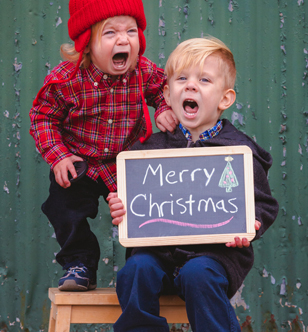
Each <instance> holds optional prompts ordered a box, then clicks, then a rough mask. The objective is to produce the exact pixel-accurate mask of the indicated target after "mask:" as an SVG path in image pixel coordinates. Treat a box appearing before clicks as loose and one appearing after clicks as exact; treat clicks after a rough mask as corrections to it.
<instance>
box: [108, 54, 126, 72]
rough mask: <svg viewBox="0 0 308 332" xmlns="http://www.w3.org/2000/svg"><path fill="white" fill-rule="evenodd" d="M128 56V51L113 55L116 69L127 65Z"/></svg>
mask: <svg viewBox="0 0 308 332" xmlns="http://www.w3.org/2000/svg"><path fill="white" fill-rule="evenodd" d="M127 58H128V53H117V54H115V55H114V56H113V57H112V61H113V64H114V67H115V68H116V69H122V68H124V67H125V65H126V60H127Z"/></svg>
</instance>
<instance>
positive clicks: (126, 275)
mask: <svg viewBox="0 0 308 332" xmlns="http://www.w3.org/2000/svg"><path fill="white" fill-rule="evenodd" d="M165 71H166V74H167V85H166V86H165V90H164V95H165V99H166V102H167V104H168V105H169V106H171V107H172V109H173V111H174V112H175V114H176V116H177V117H178V119H179V121H180V125H179V126H178V127H177V129H176V131H175V133H174V135H172V134H169V133H168V132H166V133H163V132H161V133H157V134H154V135H153V136H152V137H151V138H150V139H149V140H148V141H147V142H146V143H145V144H144V145H141V144H139V143H136V144H135V145H134V146H133V150H144V149H168V148H185V147H187V148H194V147H204V148H205V149H206V148H207V147H211V146H232V145H247V146H249V147H250V148H251V149H252V151H253V156H254V158H253V160H254V163H253V165H254V178H255V184H254V188H255V211H256V222H255V227H256V230H257V233H256V237H255V239H254V240H256V239H258V238H259V237H260V236H261V235H262V234H263V233H264V232H265V231H266V230H267V229H268V227H269V226H270V225H271V224H272V223H273V222H274V220H275V218H276V216H277V213H278V203H277V201H276V200H275V199H274V198H273V197H272V196H271V191H270V188H269V185H268V181H267V171H268V169H269V167H270V166H271V162H272V159H271V156H270V154H269V153H267V152H266V151H265V150H263V149H262V148H261V147H260V146H258V145H257V144H256V143H255V142H254V141H253V140H252V139H250V138H249V137H248V136H246V135H245V134H243V133H242V132H240V131H238V130H237V129H236V128H235V127H234V126H233V125H232V124H231V123H230V122H229V121H228V120H226V119H222V120H221V119H220V117H221V115H222V113H223V112H224V111H225V110H226V109H228V108H229V107H230V106H231V105H232V104H233V103H234V101H235V92H234V90H233V87H234V82H235V77H236V69H235V63H234V59H233V55H232V53H231V51H230V50H229V49H228V47H227V46H226V45H225V44H223V43H222V42H221V41H220V40H218V39H216V38H213V37H208V38H204V39H203V38H196V39H191V40H187V41H185V42H183V43H181V44H180V45H179V46H178V47H177V48H176V49H175V51H174V52H173V53H172V54H171V55H170V57H169V59H168V62H167V64H166V68H165ZM107 200H108V201H109V206H110V211H111V216H112V218H113V223H114V224H115V225H117V224H119V223H120V222H121V221H122V216H123V214H124V213H125V210H124V207H123V205H122V202H121V200H120V199H119V198H118V197H117V194H116V193H111V194H109V197H108V198H107ZM253 260H254V254H253V248H252V246H251V245H250V243H249V241H248V240H247V239H245V238H244V239H240V238H238V237H236V238H235V239H234V241H233V242H231V243H227V244H226V245H225V244H205V245H185V246H184V245H183V246H169V247H167V246H165V247H151V248H133V249H128V250H127V261H126V264H125V266H124V267H123V268H122V269H121V270H120V271H119V273H118V279H117V294H118V298H119V301H120V304H121V306H122V310H123V313H122V315H121V316H120V318H119V320H118V321H117V322H116V324H115V325H114V331H115V332H118V331H121V332H124V331H130V332H133V331H134V332H141V331H142V332H154V331H155V332H157V331H160V332H167V331H169V328H168V324H167V322H166V320H165V318H163V317H160V316H159V301H158V299H159V296H160V295H161V294H163V293H177V294H178V295H180V296H181V297H182V298H183V299H184V300H185V301H186V309H187V315H188V319H189V322H190V324H191V327H192V330H193V331H194V332H217V331H220V332H221V331H226V332H227V331H228V332H229V331H232V332H234V331H237V332H239V331H240V330H241V328H240V325H239V322H238V320H237V318H236V315H235V312H234V310H233V308H232V306H231V305H230V302H229V299H230V298H231V297H232V296H233V295H234V294H235V292H236V291H237V289H238V288H239V287H240V286H241V284H242V283H243V281H244V278H245V277H246V275H247V274H248V272H249V270H250V269H251V267H252V265H253Z"/></svg>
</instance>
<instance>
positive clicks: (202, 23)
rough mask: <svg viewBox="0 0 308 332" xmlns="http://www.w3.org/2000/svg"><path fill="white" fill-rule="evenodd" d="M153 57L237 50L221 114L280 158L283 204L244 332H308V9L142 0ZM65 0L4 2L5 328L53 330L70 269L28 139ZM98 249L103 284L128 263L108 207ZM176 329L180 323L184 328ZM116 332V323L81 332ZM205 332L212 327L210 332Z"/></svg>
mask: <svg viewBox="0 0 308 332" xmlns="http://www.w3.org/2000/svg"><path fill="white" fill-rule="evenodd" d="M144 6H145V11H146V16H147V20H148V27H147V30H146V38H147V51H146V54H145V55H146V56H148V57H149V58H150V59H151V60H153V61H154V62H156V63H157V64H159V65H160V66H164V65H165V63H166V59H167V58H168V55H169V54H170V52H171V51H172V50H173V49H174V48H175V46H176V45H177V44H178V43H179V42H181V41H183V40H185V39H188V38H191V37H200V36H203V35H205V34H211V35H214V36H216V37H218V38H220V39H222V40H223V41H224V42H225V43H226V44H227V45H228V46H229V47H230V48H231V50H232V51H233V53H234V56H235V59H236V64H237V69H238V79H237V84H236V91H237V102H236V105H234V106H233V107H232V108H231V109H230V110H227V111H226V113H225V116H226V117H227V118H229V119H230V120H231V121H232V122H233V123H234V124H235V125H236V126H237V127H238V128H239V129H240V130H242V131H244V132H245V133H247V134H248V135H249V136H251V137H254V139H255V140H256V141H257V142H258V143H259V144H260V145H261V146H263V147H264V148H265V149H267V150H269V151H270V152H271V154H272V156H273V159H274V164H273V167H272V169H271V170H270V174H269V181H270V185H271V188H272V191H273V195H274V196H275V197H276V199H278V201H279V202H280V212H279V216H278V219H277V221H276V222H275V224H274V226H273V227H272V228H271V229H270V230H269V231H268V232H267V233H266V234H265V236H264V237H263V238H262V239H261V240H259V241H258V242H256V243H254V248H255V252H256V261H255V265H254V267H253V269H252V271H251V273H250V274H249V276H248V277H247V278H246V280H245V282H244V285H243V287H242V288H241V289H240V291H239V292H238V293H237V295H236V296H235V297H234V298H233V300H232V303H233V305H234V306H235V307H236V313H237V316H238V319H239V320H240V323H241V325H242V327H243V329H242V330H243V331H305V332H307V331H308V278H307V273H308V259H307V253H308V227H307V225H308V204H307V198H308V195H307V185H308V162H307V155H308V136H307V128H308V104H307V102H308V89H307V84H308V80H307V77H308V74H307V73H308V17H307V15H308V2H307V0H284V1H282V0H238V1H236V0H144ZM67 20H68V0H0V119H1V121H0V137H1V139H0V185H1V187H2V188H3V190H1V194H0V250H1V251H0V331H1V332H2V331H20V330H27V331H39V330H45V331H46V330H47V327H48V316H49V308H50V303H49V301H48V299H47V290H48V287H51V286H53V287H55V286H56V285H57V281H58V278H59V277H60V276H61V275H62V271H61V269H60V268H59V266H58V265H57V264H56V263H55V260H54V253H55V252H57V251H58V250H59V247H58V245H57V242H56V240H55V238H54V235H53V233H54V232H53V229H52V227H51V225H50V224H49V223H48V220H47V219H46V217H45V216H44V215H42V213H41V211H40V205H41V203H42V202H43V200H44V198H46V195H47V191H48V185H49V183H48V182H49V181H48V166H47V164H45V162H44V161H43V160H42V158H41V157H40V155H39V154H38V153H37V152H36V150H35V146H34V141H33V139H32V138H31V137H30V135H29V134H28V130H29V117H28V112H29V109H30V108H31V103H32V101H33V99H34V97H35V95H36V93H37V91H38V90H39V88H40V87H41V85H42V83H43V79H44V77H45V75H46V74H47V73H48V71H49V70H50V69H51V68H53V67H54V66H55V65H57V64H58V63H59V61H60V60H61V59H60V56H59V46H60V44H62V43H63V42H67V41H68V40H69V39H68V35H67V25H66V24H67ZM91 225H92V228H93V230H94V231H95V233H96V234H98V236H99V240H100V244H101V262H100V266H99V286H100V287H108V286H110V287H114V285H115V282H116V271H117V270H118V269H119V268H121V266H123V264H124V250H123V248H122V247H121V246H120V245H119V244H118V240H117V229H116V228H114V227H112V225H111V220H110V217H109V213H108V209H107V206H106V205H105V203H104V202H103V201H101V208H100V213H99V216H98V217H97V218H96V219H95V220H94V221H93V222H91ZM177 327H178V328H180V326H177ZM98 329H99V330H100V331H112V327H110V326H103V325H101V326H79V327H78V326H75V327H74V330H78V331H81V330H93V331H94V330H98ZM205 331H206V329H205Z"/></svg>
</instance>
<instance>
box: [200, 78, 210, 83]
mask: <svg viewBox="0 0 308 332" xmlns="http://www.w3.org/2000/svg"><path fill="white" fill-rule="evenodd" d="M200 81H201V82H203V83H207V82H209V81H210V80H209V79H207V78H205V77H203V78H201V79H200Z"/></svg>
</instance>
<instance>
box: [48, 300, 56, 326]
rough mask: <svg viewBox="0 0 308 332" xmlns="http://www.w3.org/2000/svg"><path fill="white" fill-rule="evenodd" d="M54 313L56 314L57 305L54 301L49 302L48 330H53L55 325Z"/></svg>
mask: <svg viewBox="0 0 308 332" xmlns="http://www.w3.org/2000/svg"><path fill="white" fill-rule="evenodd" d="M56 314H57V306H56V305H55V304H54V303H52V302H51V308H50V316H49V326H48V332H55V327H56V320H55V317H56Z"/></svg>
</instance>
